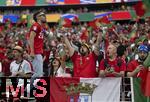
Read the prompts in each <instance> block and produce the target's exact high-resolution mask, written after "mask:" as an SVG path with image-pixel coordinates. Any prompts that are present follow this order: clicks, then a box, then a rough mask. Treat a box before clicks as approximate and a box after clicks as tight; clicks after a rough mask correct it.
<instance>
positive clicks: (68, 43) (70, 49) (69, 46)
mask: <svg viewBox="0 0 150 102" xmlns="http://www.w3.org/2000/svg"><path fill="white" fill-rule="evenodd" d="M63 39H64V42H65V44H66V46H67V48H68V50H69V56H70V57H71V56H73V54H74V51H75V50H74V48H73V47H72V46H71V44H70V42H69V40H68V38H67V37H66V36H65V35H63Z"/></svg>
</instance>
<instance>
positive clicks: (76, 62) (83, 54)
mask: <svg viewBox="0 0 150 102" xmlns="http://www.w3.org/2000/svg"><path fill="white" fill-rule="evenodd" d="M100 40H101V33H99V34H98V37H97V41H96V43H95V49H94V50H93V51H90V49H89V46H88V45H87V44H85V43H83V44H82V45H81V46H80V47H79V52H77V51H75V49H74V48H73V47H72V46H71V44H70V42H69V40H68V39H67V37H66V36H64V41H65V43H66V45H67V47H68V50H69V55H70V57H71V60H72V62H73V66H74V67H73V76H74V77H86V78H89V77H97V75H98V74H97V72H96V61H97V58H98V55H99V44H100Z"/></svg>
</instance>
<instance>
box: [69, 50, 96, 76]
mask: <svg viewBox="0 0 150 102" xmlns="http://www.w3.org/2000/svg"><path fill="white" fill-rule="evenodd" d="M97 58H98V57H97V56H96V55H95V54H94V52H92V53H90V54H89V55H88V56H81V55H79V54H78V53H77V52H74V54H73V56H72V57H71V60H72V62H73V66H74V68H73V72H74V77H86V78H90V77H97V72H96V61H97Z"/></svg>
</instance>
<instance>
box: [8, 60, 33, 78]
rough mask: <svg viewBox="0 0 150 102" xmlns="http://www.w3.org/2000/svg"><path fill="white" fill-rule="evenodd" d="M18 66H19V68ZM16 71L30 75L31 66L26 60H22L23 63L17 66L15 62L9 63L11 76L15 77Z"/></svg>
mask: <svg viewBox="0 0 150 102" xmlns="http://www.w3.org/2000/svg"><path fill="white" fill-rule="evenodd" d="M20 64H21V66H20ZM19 66H20V68H19ZM19 69H20V70H19ZM18 70H19V72H23V73H24V74H27V73H32V66H31V64H30V63H29V62H28V61H26V60H23V62H22V63H19V64H17V63H16V61H13V62H11V64H10V72H11V73H12V76H15V74H16V72H18Z"/></svg>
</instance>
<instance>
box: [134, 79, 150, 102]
mask: <svg viewBox="0 0 150 102" xmlns="http://www.w3.org/2000/svg"><path fill="white" fill-rule="evenodd" d="M140 83H141V79H140V78H133V96H134V102H147V97H145V96H144V94H143V93H142V90H141V84H140Z"/></svg>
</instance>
